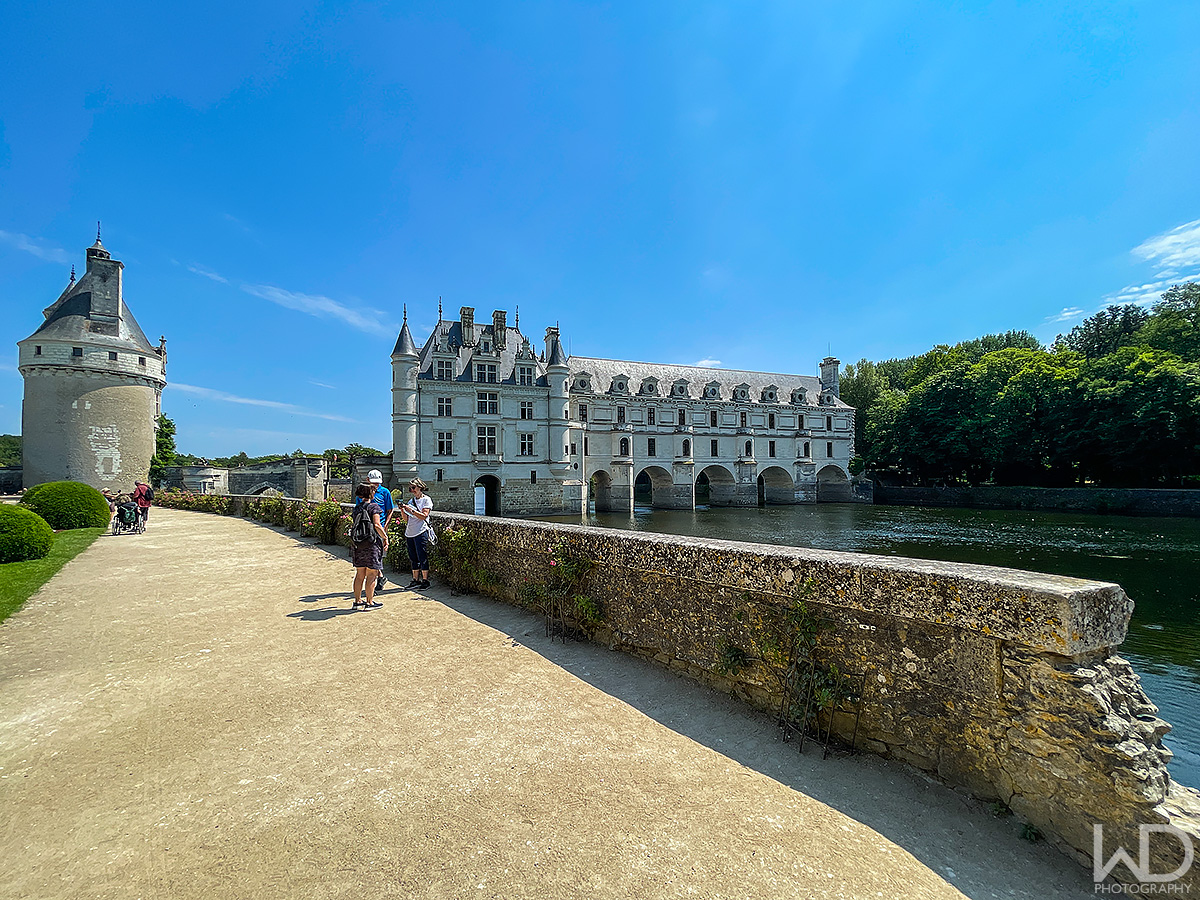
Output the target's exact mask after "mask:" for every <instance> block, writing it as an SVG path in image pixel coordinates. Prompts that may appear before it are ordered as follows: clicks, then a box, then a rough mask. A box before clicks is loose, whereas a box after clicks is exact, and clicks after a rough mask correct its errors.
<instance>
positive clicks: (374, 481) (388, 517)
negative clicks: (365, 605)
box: [367, 469, 396, 591]
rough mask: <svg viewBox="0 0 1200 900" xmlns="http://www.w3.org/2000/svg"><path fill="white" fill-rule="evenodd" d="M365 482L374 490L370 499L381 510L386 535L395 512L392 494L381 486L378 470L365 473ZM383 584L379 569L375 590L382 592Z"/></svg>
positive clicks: (383, 579)
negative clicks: (373, 494)
mask: <svg viewBox="0 0 1200 900" xmlns="http://www.w3.org/2000/svg"><path fill="white" fill-rule="evenodd" d="M367 481H368V482H369V483H370V484H371V485H372V486H374V488H375V496H374V497H372V498H371V499H372V500H374V501H375V502H376V503H378V504H379V508H380V509H382V510H383V530H384V532H385V533H386V532H387V530H388V525H390V524H391V522H392V516H393V515H394V514H395V512H396V501H395V500H393V499H392V492H391V491H389V490H388V489H387V488H385V487H384V486H383V473H382V472H380V471H379V470H378V469H372V470H371V471H370V472H368V473H367ZM385 584H387V579H386V578H384V577H383V569H380V570H379V580H378V581H376V582H375V590H377V591H381V590H383V586H384V585H385Z"/></svg>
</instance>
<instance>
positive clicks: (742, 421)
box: [738, 413, 746, 428]
mask: <svg viewBox="0 0 1200 900" xmlns="http://www.w3.org/2000/svg"><path fill="white" fill-rule="evenodd" d="M738 421H739V422H740V423H741V426H742V427H743V428H745V427H746V414H745V413H742V414H741V417H740V418H739V419H738Z"/></svg>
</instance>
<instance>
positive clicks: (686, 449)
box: [683, 441, 692, 457]
mask: <svg viewBox="0 0 1200 900" xmlns="http://www.w3.org/2000/svg"><path fill="white" fill-rule="evenodd" d="M683 455H684V456H685V457H686V456H691V455H692V442H691V441H684V442H683Z"/></svg>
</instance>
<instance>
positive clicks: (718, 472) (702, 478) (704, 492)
mask: <svg viewBox="0 0 1200 900" xmlns="http://www.w3.org/2000/svg"><path fill="white" fill-rule="evenodd" d="M736 489H737V479H736V478H735V477H734V475H733V473H732V472H731V471H729V469H728V467H726V466H723V465H721V464H720V463H712V464H710V465H707V466H705V467H704V468H702V469H701V470H700V471H699V472H697V473H696V503H698V504H701V503H706V502H707V503H708V504H709V505H710V506H733V505H735V504H734V495H735V491H736Z"/></svg>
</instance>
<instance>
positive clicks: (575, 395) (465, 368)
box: [392, 306, 866, 515]
mask: <svg viewBox="0 0 1200 900" xmlns="http://www.w3.org/2000/svg"><path fill="white" fill-rule="evenodd" d="M519 324H520V323H519V321H518V322H517V323H515V325H514V326H509V325H508V324H507V313H506V312H505V311H503V310H496V311H495V312H493V313H492V319H491V321H490V322H483V323H477V322H476V321H475V311H474V309H472V308H471V307H466V306H464V307H463V308H462V309H461V310H460V312H459V319H458V320H457V321H446V320H444V319H442V318H441V316H440V310H439V321H438V324H437V327H436V328H434V330H433V333H432V334H430V335H429V337H428V338H427V339H426V341H425V343H424V344H423V345H422V346H421V347H419V348H418V347H417V345H416V343H415V342H414V340H413V336H412V333H411V332H410V330H409V328H408V319H407V315H406V316H405V320H404V324H403V326H402V327H401V330H400V335H399V338H398V339H397V341H396V346H395V349H394V350H393V352H392V398H393V399H392V432H393V445H392V446H393V448H394V449H393V458H392V471H393V476H394V480H395V483H396V484H399V485H402V484H404V483H405V482H407V481H408V480H409V479H410V478H412V477H414V476H419V477H420V478H421V479H422V480H424V481H425V482H427V483H428V484H429V487H430V491H431V492H432V494H433V496H435V497H436V502H437V504H438V508H439V509H443V510H446V511H451V512H454V511H458V512H471V511H475V510H476V509H479V511H482V512H486V513H487V514H489V515H522V514H524V515H529V514H541V515H549V514H555V513H562V514H572V515H577V514H580V513H582V512H583V510H584V509H585V504H586V503H587V498H588V494H589V487H590V489H591V494H592V496H593V497H594V499H595V502H596V510H597V511H598V512H619V511H627V512H630V513H632V511H633V503H634V494H635V491H638V492H639V494H641V493H648V495H649V501H650V503H651V505H652V506H655V507H659V508H667V509H693V508H695V506H696V505H698V504H705V503H707V504H709V505H713V506H756V505H759V504H763V503H769V504H777V503H780V504H782V503H813V502H817V501H825V500H829V501H848V500H855V499H860V498H859V497H858V495H857V493H856V490H855V488H856V486H855V485H853V484H852V482H851V480H850V477H849V466H850V460H851V459H852V458H853V456H854V410H853V409H852V408H851V407H849V406H847V405H846V404H845V403H843V402H842V400H841V399H840V397H839V396H838V367H839V362H838V360H836V359H834V358H832V357H830V358H827V359H825V360H824V361H822V363H821V366H820V376H819V377H816V376H808V375H783V374H775V373H770V372H748V371H741V370H731V369H711V368H701V367H697V366H674V365H665V364H659V363H642V362H628V361H624V360H614V359H598V358H593V357H581V356H577V357H571V358H568V356H567V353H566V351H565V349H564V347H563V343H562V338H561V336H560V334H559V330H558V328H547V329H546V335H545V341H544V346H543V349H542V351H541V352H540V353H537V352H535V350H534V347H533V345H532V343H531V342H530V340H529V338H528V337H526V336H525V335H524V334H522V332H521V331H520V328H519ZM861 499H866V498H861Z"/></svg>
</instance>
